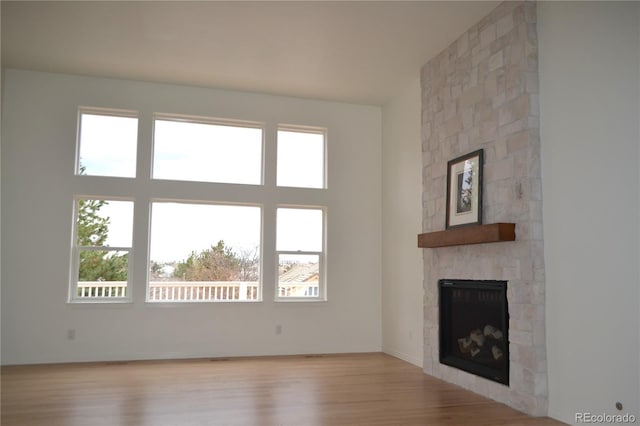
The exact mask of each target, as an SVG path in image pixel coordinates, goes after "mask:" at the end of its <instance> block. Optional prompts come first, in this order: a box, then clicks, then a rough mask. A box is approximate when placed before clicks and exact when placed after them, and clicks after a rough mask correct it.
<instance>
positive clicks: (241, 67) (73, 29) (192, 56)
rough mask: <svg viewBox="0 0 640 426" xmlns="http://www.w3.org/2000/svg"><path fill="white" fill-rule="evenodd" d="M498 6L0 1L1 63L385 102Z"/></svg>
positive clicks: (476, 3) (478, 3) (452, 3)
mask: <svg viewBox="0 0 640 426" xmlns="http://www.w3.org/2000/svg"><path fill="white" fill-rule="evenodd" d="M498 3H499V2H496V1H492V2H489V1H471V2H464V1H449V2H428V1H413V2H404V1H375V2H369V1H340V2H338V1H335V2H334V1H317V2H302V1H300V2H298V1H288V2H272V1H257V2H248V1H227V2H219V1H193V2H191V1H189V2H185V1H182V2H170V1H131V2H119V1H113V2H109V1H107V2H94V1H77V2H63V1H45V2H31V1H6V0H3V1H2V2H1V3H0V7H1V13H2V66H3V67H9V68H22V69H33V70H40V71H49V72H61V73H71V74H82V75H91V76H102V77H111V78H126V79H134V80H145V81H153V82H164V83H176V84H185V85H194V86H203V87H214V88H222V89H233V90H242V91H251V92H262V93H270V94H278V95H286V96H296V97H304V98H317V99H324V100H333V101H341V102H352V103H359V104H369V105H383V104H384V103H385V102H387V101H388V100H389V99H390V98H391V97H392V96H394V95H395V94H397V93H398V92H399V91H400V90H402V89H404V88H405V87H406V85H408V84H409V82H411V81H415V79H416V78H418V75H419V71H420V68H421V66H422V65H423V64H424V63H425V62H427V60H429V59H430V58H431V57H433V56H435V55H436V54H437V53H439V52H440V51H442V50H443V49H444V48H446V47H447V46H448V45H449V44H450V43H451V42H453V41H454V40H455V39H456V38H457V37H458V36H459V35H460V34H462V33H463V32H464V31H466V30H467V29H468V28H469V27H470V26H472V25H473V24H475V23H476V22H478V21H479V20H480V19H481V18H482V17H484V16H485V15H487V14H488V13H489V12H490V11H491V10H492V9H493V8H495V7H496V6H497V5H498Z"/></svg>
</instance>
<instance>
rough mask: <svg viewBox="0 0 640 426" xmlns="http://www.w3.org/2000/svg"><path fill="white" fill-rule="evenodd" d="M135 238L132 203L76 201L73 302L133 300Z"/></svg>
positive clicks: (71, 295) (99, 200) (95, 200)
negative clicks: (132, 253) (131, 280)
mask: <svg viewBox="0 0 640 426" xmlns="http://www.w3.org/2000/svg"><path fill="white" fill-rule="evenodd" d="M132 237H133V202H132V201H119V200H104V199H96V198H80V199H77V200H76V201H75V237H74V245H73V253H74V254H73V260H72V261H73V267H72V268H73V271H74V274H73V280H72V284H73V285H72V287H71V294H70V300H79V299H82V300H95V301H101V300H108V301H113V300H114V299H130V298H131V289H130V288H129V276H130V269H131V264H130V262H129V260H130V255H131V250H132V249H131V248H132Z"/></svg>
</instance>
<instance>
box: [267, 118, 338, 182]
mask: <svg viewBox="0 0 640 426" xmlns="http://www.w3.org/2000/svg"><path fill="white" fill-rule="evenodd" d="M324 153H325V132H324V131H321V130H297V129H289V128H280V129H279V130H278V166H277V184H278V186H289V187H296V188H325V186H326V185H325V155H324Z"/></svg>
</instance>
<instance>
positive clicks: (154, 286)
mask: <svg viewBox="0 0 640 426" xmlns="http://www.w3.org/2000/svg"><path fill="white" fill-rule="evenodd" d="M228 300H240V301H242V300H258V283H257V282H245V281H191V282H189V281H167V282H151V283H149V301H150V302H190V301H228Z"/></svg>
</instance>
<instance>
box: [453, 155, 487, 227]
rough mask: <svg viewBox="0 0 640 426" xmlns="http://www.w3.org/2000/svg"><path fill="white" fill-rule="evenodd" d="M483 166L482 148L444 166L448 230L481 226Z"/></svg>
mask: <svg viewBox="0 0 640 426" xmlns="http://www.w3.org/2000/svg"><path fill="white" fill-rule="evenodd" d="M483 164H484V151H483V150H481V149H480V150H478V151H474V152H471V153H469V154H467V155H463V156H462V157H458V158H456V159H453V160H451V161H449V162H448V163H447V166H448V167H447V222H446V227H447V229H449V228H454V227H456V226H464V225H479V224H481V223H482V166H483Z"/></svg>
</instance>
